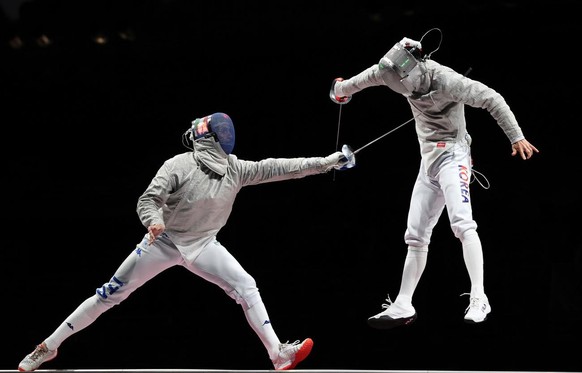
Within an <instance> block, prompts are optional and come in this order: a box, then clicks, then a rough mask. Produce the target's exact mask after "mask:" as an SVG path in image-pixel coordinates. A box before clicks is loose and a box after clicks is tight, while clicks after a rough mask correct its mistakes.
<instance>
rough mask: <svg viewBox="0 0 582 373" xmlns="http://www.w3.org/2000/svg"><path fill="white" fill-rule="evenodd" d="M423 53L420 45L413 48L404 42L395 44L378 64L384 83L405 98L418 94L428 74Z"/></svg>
mask: <svg viewBox="0 0 582 373" xmlns="http://www.w3.org/2000/svg"><path fill="white" fill-rule="evenodd" d="M421 53H422V49H421V46H420V43H419V45H418V46H412V47H411V46H407V45H403V43H402V42H399V43H396V44H394V46H393V47H392V48H391V49H390V50H389V51H388V53H386V54H385V55H384V57H382V59H381V60H380V62H379V64H378V67H379V68H380V71H381V72H382V79H383V81H384V83H385V84H386V85H387V86H388V87H389V88H390V89H392V90H393V91H395V92H398V93H400V94H403V95H405V96H410V95H412V94H413V93H416V92H417V91H418V89H419V87H420V83H421V78H422V76H423V75H424V73H425V72H426V69H425V67H424V64H423V63H422V62H423V60H422V59H421Z"/></svg>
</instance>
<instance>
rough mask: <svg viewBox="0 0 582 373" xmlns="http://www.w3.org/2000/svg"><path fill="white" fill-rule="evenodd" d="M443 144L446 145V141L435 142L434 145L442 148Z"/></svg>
mask: <svg viewBox="0 0 582 373" xmlns="http://www.w3.org/2000/svg"><path fill="white" fill-rule="evenodd" d="M445 146H447V143H446V142H437V145H436V147H437V148H444V147H445Z"/></svg>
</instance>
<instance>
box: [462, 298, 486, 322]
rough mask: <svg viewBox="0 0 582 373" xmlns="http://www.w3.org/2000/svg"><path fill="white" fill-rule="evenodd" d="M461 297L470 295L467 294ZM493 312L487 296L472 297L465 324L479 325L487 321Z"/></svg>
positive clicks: (466, 311)
mask: <svg viewBox="0 0 582 373" xmlns="http://www.w3.org/2000/svg"><path fill="white" fill-rule="evenodd" d="M461 295H469V294H467V293H465V294H461ZM489 312H491V306H490V305H489V300H488V299H487V296H485V295H481V296H478V297H477V296H471V300H470V301H469V307H467V309H466V310H465V322H466V323H469V324H477V323H480V322H483V321H485V320H487V315H488V314H489Z"/></svg>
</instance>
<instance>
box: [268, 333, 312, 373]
mask: <svg viewBox="0 0 582 373" xmlns="http://www.w3.org/2000/svg"><path fill="white" fill-rule="evenodd" d="M312 348H313V341H312V340H311V338H306V339H305V340H304V341H303V342H301V343H299V341H295V342H293V343H281V344H280V345H279V355H278V356H277V358H276V359H275V360H273V365H274V366H275V370H290V369H293V368H295V367H296V366H297V364H299V363H300V362H302V361H303V360H305V358H306V357H307V356H308V355H309V353H310V352H311V349H312Z"/></svg>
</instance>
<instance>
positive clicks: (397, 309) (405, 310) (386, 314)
mask: <svg viewBox="0 0 582 373" xmlns="http://www.w3.org/2000/svg"><path fill="white" fill-rule="evenodd" d="M386 301H387V302H388V303H384V304H382V308H384V311H382V312H380V313H379V314H377V315H374V316H372V317H370V318H368V325H369V326H371V327H372V328H376V329H392V328H395V327H397V326H400V325H409V324H411V323H413V322H414V320H416V317H417V316H416V311H415V310H414V307H412V304H408V305H401V304H398V303H392V301H391V300H390V296H388V298H386Z"/></svg>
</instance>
